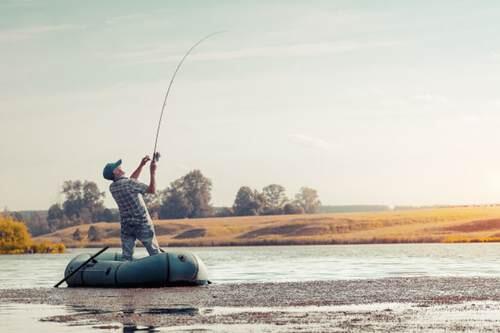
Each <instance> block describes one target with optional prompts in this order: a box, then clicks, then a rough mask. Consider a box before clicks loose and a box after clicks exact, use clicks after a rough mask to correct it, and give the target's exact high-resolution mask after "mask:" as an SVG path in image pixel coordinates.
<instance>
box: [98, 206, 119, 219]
mask: <svg viewBox="0 0 500 333" xmlns="http://www.w3.org/2000/svg"><path fill="white" fill-rule="evenodd" d="M96 220H97V221H98V222H119V221H120V215H119V214H118V213H114V212H113V211H112V210H111V209H109V208H104V209H103V210H101V211H99V212H98V213H97V214H96Z"/></svg>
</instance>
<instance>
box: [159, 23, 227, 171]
mask: <svg viewBox="0 0 500 333" xmlns="http://www.w3.org/2000/svg"><path fill="white" fill-rule="evenodd" d="M223 32H225V31H217V32H213V33H211V34H209V35H207V36H205V37H203V38H202V39H200V40H199V41H198V42H196V43H195V44H194V45H193V46H191V48H190V49H189V50H188V51H187V52H186V54H184V56H183V57H182V59H181V61H180V62H179V64H178V65H177V67H176V68H175V71H174V74H173V75H172V78H171V79H170V83H169V84H168V88H167V93H166V94H165V99H164V100H163V106H162V107H161V113H160V120H159V121H158V127H157V128H156V137H155V145H154V149H153V155H152V156H153V159H154V160H155V161H156V162H158V161H159V160H160V153H159V152H158V151H157V150H156V148H157V146H158V136H159V134H160V127H161V122H162V119H163V113H164V111H165V107H166V106H167V99H168V96H169V94H170V90H171V88H172V84H173V83H174V80H175V77H176V75H177V73H178V72H179V69H180V68H181V66H182V64H183V63H184V60H186V58H187V57H188V55H189V54H190V53H191V51H193V50H194V49H195V48H196V47H197V46H198V45H200V44H201V43H203V42H204V41H205V40H207V39H209V38H210V37H212V36H215V35H218V34H221V33H223Z"/></svg>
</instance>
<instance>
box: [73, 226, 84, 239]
mask: <svg viewBox="0 0 500 333" xmlns="http://www.w3.org/2000/svg"><path fill="white" fill-rule="evenodd" d="M73 240H76V241H81V240H82V233H81V231H80V229H79V228H76V230H75V232H74V233H73Z"/></svg>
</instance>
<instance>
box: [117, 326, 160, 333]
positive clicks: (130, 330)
mask: <svg viewBox="0 0 500 333" xmlns="http://www.w3.org/2000/svg"><path fill="white" fill-rule="evenodd" d="M134 332H160V330H159V329H158V328H157V327H154V326H137V325H127V324H125V325H123V333H134Z"/></svg>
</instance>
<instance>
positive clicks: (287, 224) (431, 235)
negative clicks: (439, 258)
mask: <svg viewBox="0 0 500 333" xmlns="http://www.w3.org/2000/svg"><path fill="white" fill-rule="evenodd" d="M154 224H155V229H156V234H157V237H158V240H159V242H160V244H161V245H163V246H166V245H170V246H217V245H221V246H223V245H224V246H226V245H279V244H363V243H421V242H496V241H500V206H467V207H453V208H433V209H420V210H401V211H388V212H377V213H345V214H313V215H279V216H256V217H255V216H254V217H227V218H206V219H183V220H159V221H154ZM93 225H94V226H95V227H97V228H98V229H99V230H100V231H101V234H102V235H103V237H102V240H101V241H97V242H89V241H88V239H87V237H86V235H87V230H88V228H89V227H90V225H89V224H86V225H80V226H76V227H70V228H66V229H63V230H59V231H56V232H54V233H51V234H48V235H44V236H40V237H37V238H35V239H36V240H50V241H53V242H63V243H64V244H65V245H66V246H69V247H96V246H101V245H104V244H107V245H113V246H119V245H120V225H119V224H118V223H96V224H93ZM77 228H79V229H80V231H81V233H82V235H83V236H84V237H83V238H84V239H83V240H82V241H75V240H73V238H72V234H73V232H74V231H75V230H76V229H77Z"/></svg>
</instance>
